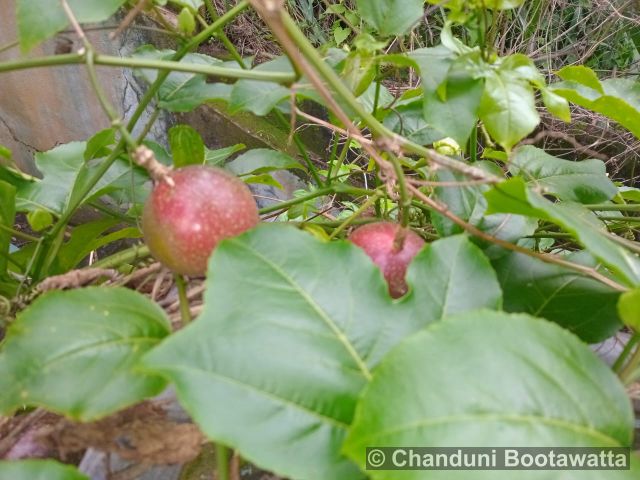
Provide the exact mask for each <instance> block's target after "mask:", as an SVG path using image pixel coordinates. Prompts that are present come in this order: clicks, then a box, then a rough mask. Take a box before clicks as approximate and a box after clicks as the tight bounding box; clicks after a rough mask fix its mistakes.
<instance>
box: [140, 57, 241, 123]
mask: <svg viewBox="0 0 640 480" xmlns="http://www.w3.org/2000/svg"><path fill="white" fill-rule="evenodd" d="M174 55H175V52H174V51H173V50H157V49H156V48H155V47H153V46H151V45H144V46H142V47H140V48H139V49H138V50H136V53H135V55H134V56H135V57H140V58H145V59H154V60H173V57H174ZM180 61H181V62H183V63H192V64H199V65H221V64H222V63H223V62H222V60H219V59H217V58H214V57H210V56H208V55H203V54H199V53H190V54H187V55H185V56H184V58H182V60H180ZM135 73H136V75H137V76H139V77H141V78H142V79H143V80H145V81H146V82H148V83H152V82H153V81H154V80H155V79H156V78H157V76H158V70H149V69H138V70H135ZM232 88H233V87H232V86H231V85H227V84H223V83H208V82H207V77H206V75H203V74H198V73H188V72H171V73H170V74H169V76H168V77H167V78H166V80H165V81H164V83H163V84H162V86H161V87H160V91H159V92H158V105H159V106H160V107H162V108H165V109H167V110H169V111H172V112H189V111H191V110H193V109H194V108H196V107H197V106H199V105H201V104H203V103H205V102H207V101H211V100H228V99H229V97H230V95H231V90H232Z"/></svg>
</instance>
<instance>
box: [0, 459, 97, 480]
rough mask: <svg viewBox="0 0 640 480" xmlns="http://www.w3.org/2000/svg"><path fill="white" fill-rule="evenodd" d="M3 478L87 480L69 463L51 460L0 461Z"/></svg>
mask: <svg viewBox="0 0 640 480" xmlns="http://www.w3.org/2000/svg"><path fill="white" fill-rule="evenodd" d="M0 478H2V479H3V480H5V479H6V480H89V477H87V476H85V475H83V474H81V473H80V472H79V471H78V470H77V469H76V468H75V467H72V466H71V465H63V464H62V463H58V462H55V461H53V460H21V461H0Z"/></svg>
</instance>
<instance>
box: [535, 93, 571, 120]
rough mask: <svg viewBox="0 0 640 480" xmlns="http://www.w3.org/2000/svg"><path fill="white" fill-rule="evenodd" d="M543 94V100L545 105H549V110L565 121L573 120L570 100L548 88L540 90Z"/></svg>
mask: <svg viewBox="0 0 640 480" xmlns="http://www.w3.org/2000/svg"><path fill="white" fill-rule="evenodd" d="M540 93H541V94H542V101H543V102H544V106H545V107H547V110H549V112H550V113H551V114H552V115H555V116H556V117H558V118H559V119H560V120H562V121H563V122H567V123H568V122H570V121H571V109H570V108H569V102H567V99H566V98H564V97H561V96H560V95H557V94H555V93H554V92H553V91H551V90H550V89H548V88H543V89H542V90H540Z"/></svg>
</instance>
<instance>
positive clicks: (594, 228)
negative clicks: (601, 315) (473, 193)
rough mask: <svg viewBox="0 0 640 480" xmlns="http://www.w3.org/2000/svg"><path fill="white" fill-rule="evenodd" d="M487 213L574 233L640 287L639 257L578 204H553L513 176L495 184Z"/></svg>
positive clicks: (589, 248)
mask: <svg viewBox="0 0 640 480" xmlns="http://www.w3.org/2000/svg"><path fill="white" fill-rule="evenodd" d="M485 197H486V198H487V200H488V201H489V209H488V210H487V213H516V214H520V215H526V216H530V217H534V218H540V219H543V220H548V221H550V222H553V223H555V224H557V225H560V226H561V227H562V228H564V229H565V230H566V231H567V232H569V233H571V234H572V235H573V236H574V237H575V238H576V239H577V240H578V241H579V242H580V243H582V245H584V247H585V248H586V249H587V250H588V251H589V252H590V253H591V254H592V255H594V256H595V257H596V258H598V259H599V260H601V261H602V262H603V263H604V264H605V265H606V266H607V267H609V268H610V269H611V270H612V271H613V272H615V273H617V274H618V276H619V277H620V280H621V281H622V282H624V283H626V284H627V285H630V286H635V285H639V284H640V261H639V260H638V258H637V257H636V256H635V255H634V254H632V253H631V252H629V251H628V250H626V249H625V248H623V247H621V246H620V245H618V244H617V243H615V242H614V241H613V240H611V239H610V238H608V235H609V234H608V233H607V231H606V229H605V228H604V225H603V224H602V222H600V221H599V220H598V218H597V217H596V216H595V215H594V214H593V212H591V211H590V210H588V209H587V208H585V207H583V206H582V205H580V204H577V203H570V202H563V203H553V202H550V201H549V200H547V199H546V198H544V197H543V196H542V195H541V194H539V193H537V192H534V191H532V190H531V189H529V188H527V186H526V184H525V183H524V180H523V179H522V178H520V177H514V178H511V179H509V180H506V181H504V182H502V183H499V184H497V185H495V186H494V187H493V188H492V189H491V190H489V191H487V192H486V193H485Z"/></svg>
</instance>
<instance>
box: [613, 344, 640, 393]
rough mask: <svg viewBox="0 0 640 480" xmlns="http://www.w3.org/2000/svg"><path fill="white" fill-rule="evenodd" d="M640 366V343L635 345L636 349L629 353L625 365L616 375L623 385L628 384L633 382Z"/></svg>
mask: <svg viewBox="0 0 640 480" xmlns="http://www.w3.org/2000/svg"><path fill="white" fill-rule="evenodd" d="M639 367H640V345H636V349H635V351H634V352H633V354H632V355H631V358H630V359H629V361H628V362H627V364H626V365H625V367H624V368H623V369H622V370H621V371H620V373H619V374H618V376H619V377H620V380H622V383H624V384H625V385H629V384H631V383H633V382H634V381H635V380H636V379H637V378H638V373H639Z"/></svg>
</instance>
